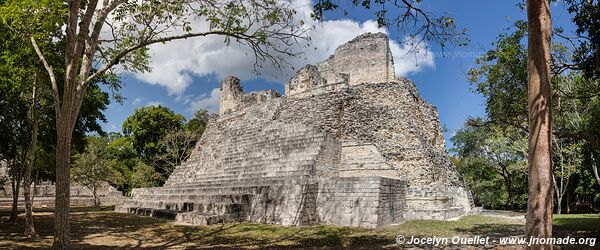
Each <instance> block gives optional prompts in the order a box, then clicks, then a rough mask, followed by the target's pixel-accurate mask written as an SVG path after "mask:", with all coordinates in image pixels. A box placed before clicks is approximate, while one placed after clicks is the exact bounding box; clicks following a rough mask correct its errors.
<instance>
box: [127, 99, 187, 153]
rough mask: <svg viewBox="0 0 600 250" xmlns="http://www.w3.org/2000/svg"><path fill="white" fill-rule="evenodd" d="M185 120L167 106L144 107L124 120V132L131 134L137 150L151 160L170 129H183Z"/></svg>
mask: <svg viewBox="0 0 600 250" xmlns="http://www.w3.org/2000/svg"><path fill="white" fill-rule="evenodd" d="M184 120H185V118H184V117H183V116H182V115H178V114H175V113H174V112H173V111H172V110H170V109H169V108H167V107H163V106H160V105H159V106H149V107H142V108H138V109H136V110H135V111H134V112H133V114H132V115H131V116H129V117H127V119H126V120H125V122H123V134H124V135H126V136H131V139H132V140H133V147H134V148H135V150H136V151H137V152H138V154H140V155H142V156H143V157H144V158H145V159H146V160H148V161H149V162H150V161H151V159H152V158H153V157H154V156H155V155H156V154H157V153H158V142H159V141H160V140H161V139H162V138H163V136H164V135H166V134H167V132H168V131H173V130H177V129H181V128H182V127H183V122H184Z"/></svg>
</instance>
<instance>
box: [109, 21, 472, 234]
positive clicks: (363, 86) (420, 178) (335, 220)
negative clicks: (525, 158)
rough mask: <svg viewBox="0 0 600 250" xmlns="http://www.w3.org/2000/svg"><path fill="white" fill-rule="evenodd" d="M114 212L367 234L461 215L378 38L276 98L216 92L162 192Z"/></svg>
mask: <svg viewBox="0 0 600 250" xmlns="http://www.w3.org/2000/svg"><path fill="white" fill-rule="evenodd" d="M117 210H118V211H122V212H130V213H137V214H144V215H152V216H159V217H164V218H171V219H175V220H178V221H183V222H189V223H192V224H199V225H204V224H213V223H221V222H237V221H253V222H262V223H275V224H281V225H308V224H326V225H339V226H356V227H368V228H377V227H383V226H386V225H389V224H393V223H397V222H400V221H403V220H409V219H448V218H452V217H457V216H460V215H463V214H466V213H468V212H469V211H470V210H471V198H470V196H469V194H468V192H467V191H466V190H465V189H464V187H463V185H462V184H461V182H460V181H459V178H458V176H457V173H456V170H455V167H454V165H453V164H452V163H451V161H450V160H449V158H448V155H447V153H446V151H445V145H444V138H443V136H442V131H441V129H440V123H439V119H438V114H437V111H436V109H435V107H433V106H431V105H430V104H428V103H426V102H425V101H424V100H423V99H422V98H421V97H420V96H419V93H418V92H417V89H416V88H415V85H414V84H413V83H412V82H411V81H409V80H407V79H402V78H397V77H396V76H395V75H394V65H393V60H392V55H391V52H390V48H389V42H388V38H387V36H386V35H385V34H382V33H377V34H370V33H368V34H364V35H361V36H359V37H356V38H355V39H353V40H352V41H350V42H348V43H346V44H344V45H342V46H340V47H339V48H337V49H336V51H335V54H334V55H332V56H330V57H329V58H328V59H327V60H325V61H323V62H321V63H319V64H317V65H307V66H305V67H304V68H302V69H300V70H299V71H298V72H296V74H295V75H294V76H293V77H292V78H291V80H290V81H289V83H288V84H287V86H286V88H285V95H284V96H280V95H279V94H278V93H277V92H275V91H272V90H268V91H259V92H252V93H244V92H243V91H242V87H241V85H240V81H239V80H238V79H237V78H235V77H227V78H225V79H224V80H223V81H222V82H221V103H220V116H219V117H218V118H216V119H214V120H211V121H210V122H209V124H208V127H207V129H206V132H205V133H204V135H203V136H202V138H201V139H200V141H199V142H198V144H197V145H196V148H195V149H194V151H193V152H192V154H191V156H190V158H189V159H188V160H187V161H186V162H185V163H183V164H182V165H181V166H178V167H177V168H176V169H175V170H174V172H173V173H172V174H171V176H170V177H169V179H168V181H167V182H166V184H165V185H164V186H163V187H156V188H145V189H135V190H134V195H133V198H132V199H131V200H128V201H126V202H125V203H124V204H123V205H122V206H119V207H117Z"/></svg>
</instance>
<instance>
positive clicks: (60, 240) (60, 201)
mask: <svg viewBox="0 0 600 250" xmlns="http://www.w3.org/2000/svg"><path fill="white" fill-rule="evenodd" d="M57 125H58V134H57V146H56V196H55V209H54V247H55V248H57V249H66V248H70V247H71V246H70V233H71V225H70V224H69V212H70V211H69V209H70V195H71V193H70V192H71V190H70V183H69V181H70V176H69V175H70V174H69V165H70V164H71V137H72V135H71V132H70V131H69V130H68V128H66V127H67V126H65V125H64V122H57Z"/></svg>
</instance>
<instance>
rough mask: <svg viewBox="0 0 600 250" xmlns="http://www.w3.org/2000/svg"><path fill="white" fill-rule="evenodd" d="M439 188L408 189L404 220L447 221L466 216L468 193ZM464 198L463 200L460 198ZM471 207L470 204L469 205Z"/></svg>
mask: <svg viewBox="0 0 600 250" xmlns="http://www.w3.org/2000/svg"><path fill="white" fill-rule="evenodd" d="M463 191H465V190H454V189H445V188H442V187H438V186H431V187H410V188H407V189H406V194H405V200H406V204H405V207H404V210H405V211H404V215H403V216H404V219H429V220H447V219H450V218H456V217H459V216H461V215H463V214H465V205H464V204H463V203H465V200H466V202H469V201H468V195H467V194H468V192H466V191H465V192H463ZM461 196H464V197H463V198H462V199H461V198H459V197H461ZM468 205H469V206H470V204H468Z"/></svg>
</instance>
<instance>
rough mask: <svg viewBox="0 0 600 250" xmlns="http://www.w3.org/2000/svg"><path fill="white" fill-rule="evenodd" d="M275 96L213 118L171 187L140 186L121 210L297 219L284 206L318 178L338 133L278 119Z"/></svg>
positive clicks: (199, 219) (195, 218) (201, 219)
mask: <svg viewBox="0 0 600 250" xmlns="http://www.w3.org/2000/svg"><path fill="white" fill-rule="evenodd" d="M272 102H273V103H271V104H269V105H265V106H253V107H248V108H246V109H244V110H242V111H238V112H236V113H233V114H229V116H227V115H224V116H223V117H221V118H219V119H218V120H216V121H213V122H212V123H211V124H210V125H209V126H213V128H211V129H207V131H210V132H207V133H205V134H204V135H203V137H202V138H201V140H200V142H199V143H198V145H197V146H196V149H195V150H194V151H193V153H192V155H191V156H190V157H189V159H188V160H187V161H186V162H185V163H183V164H182V165H181V166H179V167H177V168H176V169H175V170H174V171H173V173H172V174H171V175H170V177H169V179H168V180H167V181H166V183H165V185H164V186H163V187H156V188H145V189H134V191H133V197H132V199H131V200H128V201H126V202H125V203H124V204H123V205H122V206H119V207H117V210H118V211H121V212H129V213H135V214H141V215H148V216H154V217H161V218H166V219H173V220H176V221H182V222H187V223H191V224H199V225H206V224H213V223H221V222H236V221H243V220H248V219H252V220H253V221H264V222H279V221H281V220H294V218H288V217H290V216H294V215H293V212H292V211H285V209H282V207H285V204H287V203H290V204H296V202H298V200H300V199H301V197H300V196H302V192H303V191H302V190H304V189H303V188H302V185H303V183H309V182H311V178H314V176H315V173H316V171H317V170H318V169H317V167H316V166H317V162H318V161H319V155H320V154H321V151H322V149H323V148H325V146H324V144H325V143H331V140H333V139H332V138H331V137H329V136H327V135H326V134H324V133H322V132H320V131H319V130H317V129H315V128H312V127H309V126H305V125H302V124H284V123H282V122H278V121H274V120H272V119H271V118H272V116H273V113H274V112H275V110H276V109H277V106H278V105H279V102H278V100H273V101H272ZM265 107H267V108H265ZM284 191H285V193H286V194H287V195H281V194H283V192H284ZM275 197H277V198H275ZM274 204H279V206H274ZM282 204H283V206H282ZM267 211H268V212H269V213H270V214H267Z"/></svg>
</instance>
